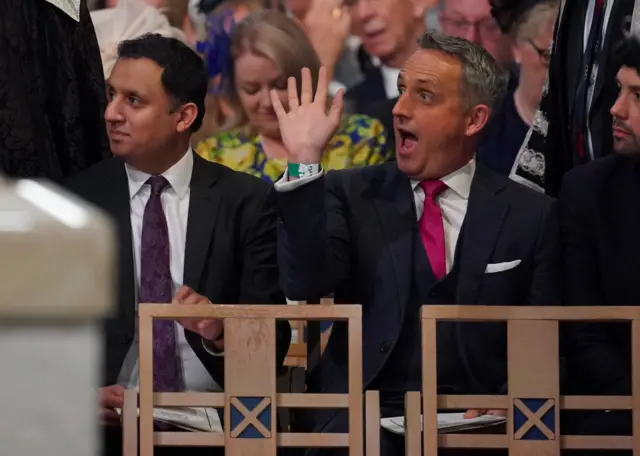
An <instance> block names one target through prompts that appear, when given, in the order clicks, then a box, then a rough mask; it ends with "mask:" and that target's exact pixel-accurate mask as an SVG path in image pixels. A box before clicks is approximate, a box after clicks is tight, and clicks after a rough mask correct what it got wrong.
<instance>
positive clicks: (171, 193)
mask: <svg viewBox="0 0 640 456" xmlns="http://www.w3.org/2000/svg"><path fill="white" fill-rule="evenodd" d="M42 1H43V2H44V1H45V0H42ZM51 1H52V0H46V2H47V3H49V6H50V7H51V8H56V6H53V3H55V2H53V3H51ZM80 3H81V6H82V9H81V15H80V17H79V18H77V19H75V18H71V17H70V18H65V21H68V20H69V19H71V20H77V21H78V24H80V25H81V26H82V27H83V28H82V30H83V33H86V34H88V35H82V40H81V41H82V42H86V41H87V40H89V41H90V43H89V44H90V45H91V46H89V45H87V48H86V56H87V57H86V58H87V59H88V62H89V63H88V64H87V65H88V67H90V68H91V69H92V75H93V77H94V79H95V81H94V82H93V84H94V86H92V91H89V92H92V93H93V92H95V91H96V90H97V88H99V87H101V86H104V92H105V94H106V102H105V101H104V100H100V101H99V102H98V101H96V102H95V103H93V104H91V103H88V104H87V103H86V102H87V100H88V99H87V100H84V104H83V108H82V109H83V110H86V111H83V112H85V116H86V119H87V121H88V120H91V119H94V120H95V119H100V125H99V129H96V128H97V127H96V125H97V123H96V122H93V124H92V125H90V126H88V127H86V128H87V131H101V132H102V133H104V131H106V137H108V149H109V152H110V155H111V157H107V156H106V155H107V154H106V153H103V154H102V155H104V158H102V157H101V156H100V154H99V153H98V155H97V156H96V154H95V153H92V159H91V160H84V161H83V160H79V161H77V166H74V167H71V168H69V167H67V168H64V170H65V172H64V173H60V172H59V171H60V169H62V168H60V166H50V169H51V170H54V171H55V172H53V171H52V172H51V175H49V176H47V177H50V178H55V179H57V180H60V178H61V176H62V175H64V177H65V178H68V179H67V180H65V186H66V187H67V189H68V190H70V191H72V192H74V193H76V194H77V195H79V196H80V197H82V198H84V199H86V200H87V201H89V202H90V203H92V204H95V205H97V206H99V207H101V208H102V209H103V210H104V211H106V212H107V213H108V214H109V215H110V216H111V217H112V218H113V220H114V222H115V225H116V227H117V234H118V240H119V242H118V246H117V258H118V262H117V273H118V310H119V311H118V313H117V315H116V316H114V317H113V318H111V319H109V320H108V321H106V322H105V331H104V334H105V339H106V343H105V355H104V376H103V379H102V382H101V387H100V389H99V406H100V418H101V421H102V424H103V431H104V432H103V433H104V447H103V454H105V455H106V456H115V455H119V454H120V452H121V427H120V426H121V424H120V423H121V419H120V415H119V414H118V412H117V410H118V409H121V408H122V406H123V398H124V391H125V389H128V388H134V389H135V388H137V386H138V379H139V369H138V353H137V333H136V309H137V306H138V304H140V303H144V302H156V303H163V302H165V303H175V304H181V305H182V304H186V305H189V304H194V305H202V306H207V305H211V303H237V304H263V305H272V304H285V303H287V302H291V301H294V302H295V301H311V302H315V301H317V300H319V299H321V298H324V297H327V296H332V297H333V299H334V301H335V302H336V303H349V304H351V303H359V304H361V305H362V310H363V320H362V325H363V346H362V360H363V384H364V388H365V390H377V391H380V398H381V402H380V404H381V413H382V416H383V417H388V416H397V415H402V414H403V410H404V408H403V407H404V393H405V392H406V391H419V390H420V375H421V374H420V372H421V356H420V347H421V343H420V318H419V312H420V307H421V306H422V305H437V304H466V305H479V306H494V305H505V306H506V305H521V306H540V305H570V306H573V305H593V306H607V305H636V304H637V303H636V301H635V299H636V298H640V296H636V295H638V292H637V291H636V290H637V287H636V286H635V285H636V277H635V275H636V272H637V271H638V270H640V264H638V262H639V260H638V258H640V255H639V254H640V245H636V244H637V243H638V242H637V241H636V238H637V235H636V232H635V231H636V230H637V228H638V226H640V209H636V207H637V204H636V200H635V196H638V195H637V194H638V193H640V160H639V159H638V158H639V157H640V140H639V138H640V136H639V135H640V58H639V57H638V56H639V55H640V41H639V40H638V39H637V38H635V37H634V35H630V36H628V37H626V38H625V39H624V40H622V41H620V40H618V43H619V44H618V43H616V44H617V47H615V48H613V47H612V52H611V56H609V57H608V60H607V64H608V68H607V69H606V71H605V70H603V69H600V70H601V71H600V73H599V74H600V77H607V78H608V79H607V80H606V85H605V86H606V87H608V86H610V85H611V84H613V83H615V84H616V85H617V87H618V90H619V92H618V93H617V94H616V97H613V99H612V102H611V103H610V106H608V108H607V109H609V110H610V112H600V113H599V115H601V116H607V120H606V121H602V120H601V121H599V122H601V123H602V122H604V123H607V122H609V123H610V124H611V125H612V141H611V145H610V147H611V149H612V150H613V151H614V152H615V153H614V154H613V155H612V156H609V157H605V158H599V159H597V160H593V161H591V163H588V164H585V165H584V166H576V167H575V169H572V170H571V171H569V172H568V173H567V175H566V176H565V177H564V179H563V184H562V186H561V191H560V192H559V196H558V198H557V199H555V198H552V197H551V196H549V195H545V194H544V192H536V191H535V190H533V189H531V188H528V187H527V186H526V185H522V184H521V183H520V182H516V181H515V180H514V179H510V178H509V174H510V173H511V172H512V170H513V169H514V167H517V166H518V163H519V162H518V161H519V160H520V159H521V158H519V157H518V156H517V155H518V152H519V150H520V146H521V144H522V143H523V142H526V141H527V140H528V138H530V137H531V135H532V133H531V130H532V129H533V130H536V128H537V130H536V131H538V132H540V127H539V121H540V119H539V114H540V111H539V109H538V108H539V105H540V103H541V99H544V98H543V95H544V96H546V95H547V94H548V90H550V89H549V87H551V89H553V90H552V93H556V92H555V91H557V90H559V89H558V88H557V87H555V86H553V84H554V83H556V82H557V81H556V80H555V79H553V78H552V79H549V80H548V81H547V82H548V84H546V83H545V79H546V78H547V75H548V74H549V75H550V76H551V74H552V70H553V69H554V63H553V62H555V60H554V59H555V58H556V57H555V56H556V51H555V50H552V49H550V47H551V43H552V42H553V41H554V40H555V39H556V38H554V36H555V37H557V34H558V33H559V19H558V12H559V3H560V2H559V1H554V0H513V1H506V0H491V1H489V0H473V1H471V0H442V1H440V2H439V3H438V4H437V5H435V3H436V2H432V1H427V0H348V1H345V2H341V1H338V0H336V1H335V2H334V3H332V2H330V1H323V0H295V1H294V0H289V1H283V2H270V1H269V2H261V1H258V0H255V1H254V0H227V1H208V0H200V1H187V0H184V1H182V2H180V1H169V0H164V1H146V2H145V1H143V0H119V1H117V2H111V1H109V2H103V3H102V4H96V5H94V8H95V9H94V10H93V11H92V12H91V16H89V14H88V10H87V5H86V2H85V1H84V0H82V2H80ZM569 3H570V2H569ZM585 3H587V4H588V5H591V6H588V8H591V7H592V6H593V9H592V10H591V9H589V11H591V13H587V16H589V17H590V18H593V21H594V22H593V23H592V24H591V26H592V28H593V29H594V30H595V29H596V28H597V27H600V29H602V30H603V33H604V30H606V27H605V25H603V23H602V20H603V18H605V17H607V18H609V19H608V20H609V21H610V22H611V21H613V22H614V23H617V22H616V21H619V22H622V19H621V18H622V16H621V13H620V11H619V10H618V9H617V8H620V4H621V2H620V1H619V0H618V1H614V0H612V1H611V2H610V3H608V4H607V5H605V7H604V8H605V9H602V10H598V9H597V8H599V7H598V5H597V3H598V2H596V0H589V1H586V2H585ZM616 5H617V6H616ZM434 6H437V10H436V13H435V14H436V15H435V16H433V14H434V13H433V10H432V9H431V8H432V7H434ZM14 8H16V10H17V8H18V7H17V6H16V5H14ZM20 8H22V6H21V7H20ZM606 8H609V9H611V11H609V12H610V14H609V15H607V14H606V11H608V10H607V9H606ZM56 11H58V10H56ZM429 11H430V12H431V15H432V16H431V17H437V19H438V21H439V25H440V30H441V31H434V30H427V29H426V25H425V24H426V16H427V12H429ZM56 14H62V12H61V11H58V12H57V13H56ZM64 14H67V15H69V14H71V13H69V12H68V11H67V12H65V13H64ZM589 14H590V15H589ZM596 19H597V20H596ZM55 20H56V21H61V20H62V19H61V17H55ZM598 21H600V22H598ZM56 23H57V22H56ZM61 23H62V22H61ZM569 25H572V24H571V23H570V24H569ZM618 25H620V26H621V24H618ZM94 27H95V32H94V31H93V28H94ZM332 27H333V28H332ZM564 29H565V30H569V29H571V27H568V28H564ZM578 29H580V26H578ZM579 31H580V32H581V31H582V30H581V29H580V30H579ZM94 33H95V36H94ZM567 33H568V32H567ZM554 34H555V35H554ZM594 34H595V32H594ZM588 35H589V34H588V33H586V32H585V37H587V36H588ZM562 37H563V38H564V35H562ZM0 38H3V39H4V37H3V35H2V32H1V31H0ZM568 41H569V42H570V43H573V41H571V40H568ZM354 43H356V44H355V46H354ZM67 44H69V43H66V44H65V45H67ZM580 44H582V43H581V42H580ZM587 44H588V43H587ZM572 45H573V44H572ZM567 46H568V44H567ZM594 46H595V44H594ZM611 46H613V45H611ZM18 49H19V48H18V47H15V48H10V50H12V52H13V50H18ZM354 49H355V52H354ZM97 50H99V51H100V52H99V53H98V52H97ZM5 51H6V49H5ZM16 52H17V51H16ZM71 52H72V51H71V50H68V49H67V50H65V53H64V55H71ZM74 52H75V51H74ZM558 52H559V51H558ZM562 52H566V50H564V48H563V50H562ZM61 55H62V54H61ZM590 57H591V58H592V59H593V58H595V59H598V58H603V57H601V54H597V56H596V57H594V56H590ZM98 58H101V61H98V60H95V59H98ZM90 59H94V61H90ZM587 67H588V63H587ZM97 68H102V70H103V71H102V76H104V78H102V77H100V78H99V79H100V80H99V81H98V80H97V79H96V78H97V76H96V74H97ZM547 70H549V71H547ZM2 71H3V70H2V68H0V77H1V76H2ZM57 76H60V75H59V74H58V75H57ZM63 79H64V78H61V77H57V78H56V81H58V82H60V81H62V80H63ZM69 80H72V81H73V82H74V84H77V83H80V81H81V80H80V79H78V80H75V79H69ZM11 83H12V84H16V83H17V81H16V80H15V79H13V80H12V82H11ZM603 84H604V83H603ZM34 87H35V86H34ZM82 87H84V86H82ZM85 88H86V87H85ZM565 90H568V89H566V88H565ZM89 92H87V93H89ZM585 93H587V92H585ZM577 96H578V95H576V97H577ZM580 96H582V95H580ZM0 97H2V95H1V94H0ZM70 100H72V99H70ZM85 104H86V105H87V106H85ZM90 108H91V109H92V111H91V109H90ZM563 108H566V109H569V107H567V106H564V105H563ZM570 109H576V108H575V106H573V105H572V106H571V107H570ZM582 109H584V106H583V107H582ZM2 118H3V117H2V114H1V113H0V131H3V130H2V128H1V127H2V126H3V123H2V122H3V120H2ZM594 124H595V122H594ZM87 125H88V123H87ZM54 127H55V126H54ZM51 128H52V126H51V125H48V126H47V129H48V131H49V130H51ZM57 128H60V127H57ZM556 128H557V127H556ZM103 130H104V131H103ZM565 130H566V131H565ZM565 130H563V133H562V134H565V135H567V136H571V135H572V134H575V127H574V125H573V124H572V125H566V126H565ZM598 133H599V132H598ZM80 136H81V137H83V138H84V137H85V136H86V135H85V136H83V135H82V134H81V135H80ZM85 139H86V138H85ZM98 139H99V138H98ZM88 143H89V142H88V141H87V144H88ZM98 143H99V141H98ZM1 146H2V143H0V154H3V156H2V158H3V161H2V162H0V163H14V162H15V157H14V158H12V160H13V161H11V160H7V158H6V157H7V156H8V155H7V152H6V150H7V149H6V148H5V149H2V147H1ZM31 149H32V147H31V146H30V148H29V149H26V148H25V149H24V151H23V156H24V157H26V156H27V155H26V154H27V153H32V150H31ZM58 149H59V144H58ZM76 149H77V148H76ZM76 149H73V150H74V151H75V150H76ZM105 150H106V149H105ZM98 152H99V151H98ZM103 152H104V151H103ZM10 158H11V157H10ZM76 158H77V157H76ZM56 160H59V161H61V160H63V157H62V156H61V155H60V156H56V157H51V158H50V161H51V163H53V165H55V161H56ZM586 161H589V160H586ZM12 169H13V168H11V167H9V166H6V167H5V168H3V170H4V171H5V172H7V173H8V174H10V175H14V176H16V177H25V174H24V172H23V171H21V172H20V173H18V172H14V173H12V172H11V171H12ZM40 174H41V173H40V172H38V175H40ZM26 177H29V176H28V173H27V176H26ZM437 331H438V346H437V353H438V366H439V367H438V391H439V392H440V393H443V394H504V393H506V392H507V386H506V378H507V366H506V334H505V328H504V327H503V326H501V325H494V324H492V325H488V324H485V325H477V324H469V323H461V322H451V323H442V324H439V325H438V329H437ZM562 340H563V346H562V347H561V349H562V356H563V357H564V359H565V362H566V366H567V375H566V377H565V378H562V381H563V385H562V388H563V391H567V392H571V393H575V394H615V395H624V394H630V392H631V366H630V358H631V356H632V354H631V351H630V346H631V336H630V333H629V328H628V327H622V328H621V327H620V325H618V326H617V327H615V328H613V329H612V328H611V327H609V326H604V325H603V326H601V325H594V324H589V325H587V324H585V325H568V326H567V327H566V328H564V329H563V338H562ZM224 342H225V341H224V331H223V330H222V322H221V321H218V320H199V321H191V320H186V321H178V322H166V321H165V322H157V324H154V390H155V391H166V392H172V391H199V392H207V391H222V390H223V389H224V363H225V343H224ZM290 342H291V328H290V326H289V324H288V323H287V322H280V323H279V324H278V326H277V347H276V352H277V356H276V358H277V363H278V368H279V369H281V370H282V365H283V363H284V359H285V356H286V354H287V351H288V349H289V346H290ZM346 353H347V328H346V325H344V324H342V323H335V324H334V325H333V326H332V330H331V335H330V337H329V339H328V343H327V346H326V349H325V350H324V353H323V354H322V356H321V358H320V361H319V363H318V365H317V366H316V367H315V368H314V369H310V370H309V371H308V372H307V374H306V389H307V391H308V392H312V393H313V392H316V393H320V392H321V393H344V392H346V391H347V387H348V379H347V363H346ZM227 361H229V362H233V360H232V359H228V360H227ZM505 413H506V412H505V411H504V410H468V411H467V413H466V416H468V417H473V416H477V415H483V414H494V415H504V414H505ZM348 422H349V421H348V415H347V413H346V411H345V412H335V411H333V410H313V411H311V410H308V411H307V410H303V411H301V412H300V413H296V414H295V416H294V420H293V422H291V423H290V428H291V429H292V430H295V431H303V432H327V433H332V432H346V431H348ZM567 422H568V423H569V424H570V428H569V427H567V428H566V429H567V430H569V431H571V432H575V433H583V434H599V433H612V434H615V433H618V434H620V433H621V434H625V433H627V434H628V433H629V432H630V429H631V417H630V414H629V413H626V412H619V413H608V412H607V413H605V412H594V413H578V414H574V415H572V416H571V419H570V420H569V421H567ZM380 444H381V454H382V455H383V456H396V455H397V456H400V455H404V442H403V440H402V439H401V438H399V437H398V436H396V435H393V434H391V433H388V432H386V431H382V432H381V442H380ZM212 451H217V452H218V453H215V452H214V453H212ZM157 454H162V455H167V456H171V455H179V454H180V455H181V454H193V455H198V454H224V449H217V450H212V449H210V448H189V449H185V448H179V447H167V448H162V449H159V450H158V451H157ZM311 454H317V455H318V456H340V455H343V454H346V453H345V452H344V450H339V449H315V450H314V451H313V453H311ZM442 454H445V455H447V456H463V455H467V454H470V455H484V454H491V455H493V454H500V453H499V451H497V450H491V451H490V452H487V453H482V452H479V451H474V450H466V449H450V450H449V449H448V450H446V451H443V452H442ZM595 454H600V453H595Z"/></svg>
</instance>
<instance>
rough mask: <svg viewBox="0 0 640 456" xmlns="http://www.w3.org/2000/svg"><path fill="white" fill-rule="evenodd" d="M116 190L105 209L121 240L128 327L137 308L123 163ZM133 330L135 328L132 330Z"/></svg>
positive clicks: (120, 270)
mask: <svg viewBox="0 0 640 456" xmlns="http://www.w3.org/2000/svg"><path fill="white" fill-rule="evenodd" d="M114 169H115V176H114V183H115V185H114V188H113V194H112V198H110V199H109V200H108V202H107V204H108V205H109V206H110V207H107V208H105V209H106V210H107V211H108V212H109V213H110V214H112V215H113V217H114V219H115V223H116V226H117V228H118V236H119V240H120V254H119V259H118V261H119V263H120V264H119V268H118V274H119V283H120V294H121V295H120V300H119V301H120V305H121V306H122V308H121V309H120V312H121V315H122V316H123V318H124V320H125V321H126V322H127V325H128V324H129V322H130V323H134V321H135V319H134V315H135V308H136V304H135V303H136V301H137V298H136V285H135V274H136V272H135V270H134V269H135V266H134V261H133V241H132V233H131V230H132V228H131V204H130V203H131V198H130V195H129V181H128V179H127V173H126V171H125V169H124V164H123V163H122V162H119V163H118V166H116V167H114ZM131 329H133V328H131Z"/></svg>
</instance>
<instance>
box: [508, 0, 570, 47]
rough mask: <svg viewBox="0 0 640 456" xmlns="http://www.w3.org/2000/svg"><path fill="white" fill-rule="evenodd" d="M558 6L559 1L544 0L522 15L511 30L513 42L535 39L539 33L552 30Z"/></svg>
mask: <svg viewBox="0 0 640 456" xmlns="http://www.w3.org/2000/svg"><path fill="white" fill-rule="evenodd" d="M559 6H560V2H559V0H545V1H541V2H539V3H536V4H535V5H534V6H533V7H531V8H530V9H529V10H528V11H526V12H525V13H524V14H523V15H522V17H521V18H520V19H519V20H518V22H517V23H516V25H515V27H514V28H513V33H512V35H513V38H514V40H515V41H516V42H517V41H523V40H526V39H531V38H535V37H536V36H538V35H539V34H541V33H545V32H546V31H548V30H553V26H554V25H555V22H556V18H557V17H558V9H559Z"/></svg>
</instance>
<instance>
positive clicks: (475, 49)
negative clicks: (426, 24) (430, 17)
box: [418, 30, 509, 116]
mask: <svg viewBox="0 0 640 456" xmlns="http://www.w3.org/2000/svg"><path fill="white" fill-rule="evenodd" d="M418 46H420V49H423V50H427V51H436V52H441V53H442V54H445V55H447V56H449V57H451V58H453V59H455V60H457V61H458V62H460V65H461V67H462V81H461V84H462V87H461V99H462V104H463V109H465V110H466V109H469V108H471V107H473V106H476V105H479V104H484V105H487V106H488V107H489V110H490V113H489V115H490V116H492V115H493V113H494V112H495V110H496V108H497V107H498V106H499V105H500V103H501V102H502V98H503V97H504V95H505V92H506V90H507V82H508V79H509V77H508V73H507V72H506V71H505V70H504V69H502V68H501V67H500V65H498V63H497V62H496V61H495V59H494V58H493V57H492V56H491V54H489V53H488V52H487V51H486V50H485V49H484V48H483V47H482V46H479V45H477V44H475V43H472V42H471V41H468V40H465V39H464V38H458V37H456V36H449V35H444V34H442V33H440V32H437V31H434V30H428V31H426V32H425V33H424V34H422V36H420V37H419V38H418Z"/></svg>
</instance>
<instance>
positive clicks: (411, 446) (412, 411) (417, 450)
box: [404, 391, 422, 456]
mask: <svg viewBox="0 0 640 456" xmlns="http://www.w3.org/2000/svg"><path fill="white" fill-rule="evenodd" d="M420 401H421V398H420V393H419V392H418V391H408V392H407V393H406V394H405V396H404V450H405V452H404V454H405V455H407V456H416V455H421V454H422V416H421V414H420V405H421V402H420Z"/></svg>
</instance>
